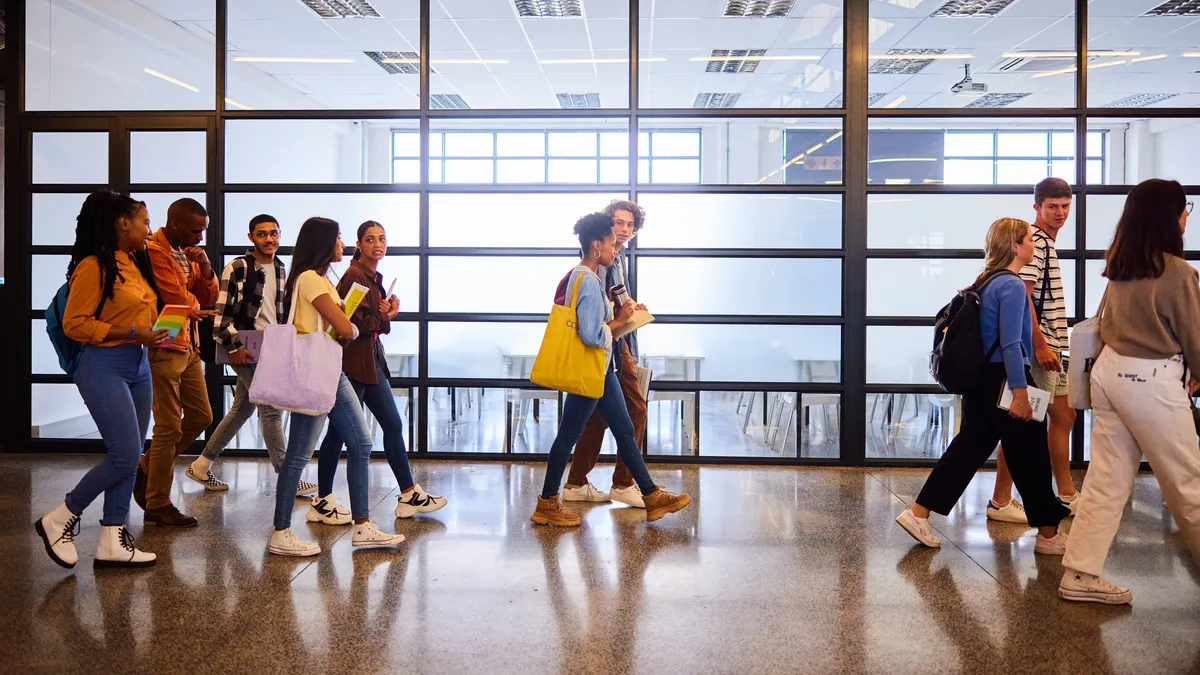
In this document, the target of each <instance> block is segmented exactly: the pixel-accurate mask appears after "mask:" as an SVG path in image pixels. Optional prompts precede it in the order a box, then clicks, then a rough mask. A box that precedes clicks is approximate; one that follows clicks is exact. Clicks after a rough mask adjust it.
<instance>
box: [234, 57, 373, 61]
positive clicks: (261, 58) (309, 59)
mask: <svg viewBox="0 0 1200 675" xmlns="http://www.w3.org/2000/svg"><path fill="white" fill-rule="evenodd" d="M233 60H234V61H237V62H238V63H354V59H352V58H343V57H337V58H334V57H324V56H235V57H233Z"/></svg>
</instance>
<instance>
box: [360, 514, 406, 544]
mask: <svg viewBox="0 0 1200 675" xmlns="http://www.w3.org/2000/svg"><path fill="white" fill-rule="evenodd" d="M403 542H404V535H402V534H388V533H386V532H384V531H383V530H381V529H379V526H377V525H376V524H375V523H373V522H371V521H369V520H368V521H367V522H365V523H360V524H356V525H355V526H354V538H353V539H352V540H351V542H350V543H351V544H353V545H354V546H396V545H397V544H401V543H403Z"/></svg>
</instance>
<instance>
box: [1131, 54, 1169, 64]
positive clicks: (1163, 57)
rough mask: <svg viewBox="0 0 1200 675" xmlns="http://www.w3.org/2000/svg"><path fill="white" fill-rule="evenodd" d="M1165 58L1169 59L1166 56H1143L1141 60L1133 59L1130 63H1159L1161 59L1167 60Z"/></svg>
mask: <svg viewBox="0 0 1200 675" xmlns="http://www.w3.org/2000/svg"><path fill="white" fill-rule="evenodd" d="M1165 58H1167V55H1166V54H1155V55H1154V56H1142V57H1140V58H1136V59H1131V60H1130V61H1129V62H1130V63H1141V62H1142V61H1157V60H1159V59H1165Z"/></svg>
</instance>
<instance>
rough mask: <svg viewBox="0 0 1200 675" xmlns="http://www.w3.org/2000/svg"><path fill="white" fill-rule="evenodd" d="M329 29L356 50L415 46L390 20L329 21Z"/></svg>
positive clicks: (386, 49)
mask: <svg viewBox="0 0 1200 675" xmlns="http://www.w3.org/2000/svg"><path fill="white" fill-rule="evenodd" d="M325 23H326V26H327V28H328V29H329V30H331V31H333V32H334V33H336V34H337V35H338V36H340V37H341V39H342V41H343V44H345V45H348V46H350V47H351V48H353V49H354V50H355V51H375V52H382V51H408V50H411V49H412V48H413V46H412V45H411V44H410V43H409V42H408V40H406V39H405V37H404V36H403V35H401V34H400V32H399V31H398V30H396V26H394V25H393V24H392V23H391V22H390V21H377V20H372V21H368V20H362V21H327V22H325Z"/></svg>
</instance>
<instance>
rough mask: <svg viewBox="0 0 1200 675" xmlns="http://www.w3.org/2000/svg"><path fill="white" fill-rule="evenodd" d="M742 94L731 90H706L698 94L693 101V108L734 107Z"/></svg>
mask: <svg viewBox="0 0 1200 675" xmlns="http://www.w3.org/2000/svg"><path fill="white" fill-rule="evenodd" d="M741 97H742V95H741V94H735V93H730V92H720V93H717V92H705V93H701V94H696V100H694V101H692V107H693V108H732V107H733V106H734V105H736V104H737V102H738V99H739V98H741Z"/></svg>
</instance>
